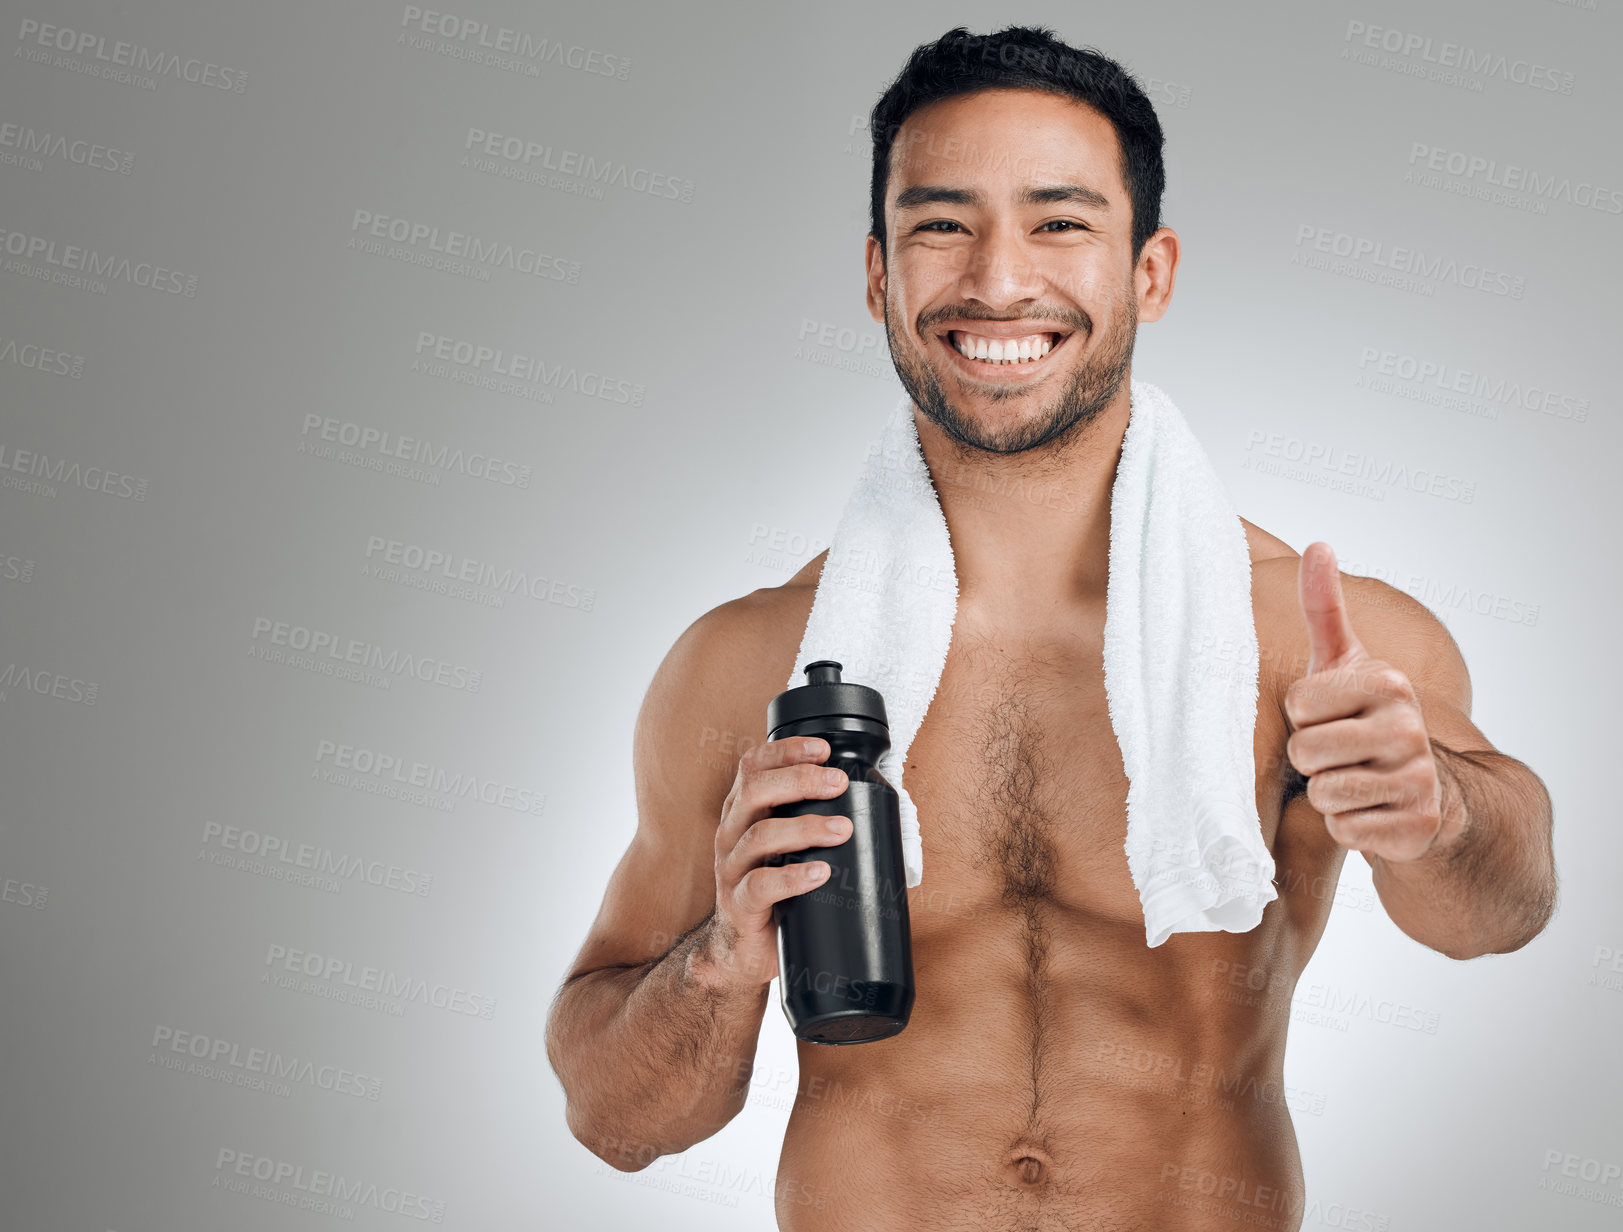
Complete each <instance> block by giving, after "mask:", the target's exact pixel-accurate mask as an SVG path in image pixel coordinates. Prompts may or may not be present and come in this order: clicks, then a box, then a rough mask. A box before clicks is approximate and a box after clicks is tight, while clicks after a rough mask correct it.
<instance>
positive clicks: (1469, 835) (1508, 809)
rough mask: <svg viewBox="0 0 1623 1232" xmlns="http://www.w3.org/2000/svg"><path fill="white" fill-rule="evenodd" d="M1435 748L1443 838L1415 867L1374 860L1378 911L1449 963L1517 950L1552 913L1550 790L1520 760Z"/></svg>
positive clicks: (1552, 864)
mask: <svg viewBox="0 0 1623 1232" xmlns="http://www.w3.org/2000/svg"><path fill="white" fill-rule="evenodd" d="M1431 745H1432V752H1433V755H1434V756H1435V758H1436V762H1437V773H1438V777H1439V780H1440V781H1441V784H1442V797H1443V801H1442V806H1443V824H1442V828H1441V830H1440V831H1439V838H1438V841H1437V842H1436V843H1434V844H1433V846H1432V848H1431V849H1430V850H1429V851H1427V852H1426V854H1425V855H1423V856H1421V857H1420V858H1419V859H1418V860H1412V861H1408V862H1402V863H1400V862H1393V861H1387V860H1382V859H1380V858H1379V857H1375V858H1372V859H1371V861H1370V866H1371V869H1372V871H1373V877H1374V882H1375V889H1376V891H1377V892H1378V893H1379V894H1380V896H1381V904H1382V905H1383V906H1384V907H1385V908H1386V911H1387V914H1388V915H1390V916H1391V917H1392V921H1393V922H1394V923H1395V924H1397V926H1398V927H1399V928H1401V929H1402V930H1403V931H1404V932H1405V933H1407V934H1408V935H1409V936H1411V937H1413V938H1414V939H1415V940H1416V941H1419V942H1420V943H1421V944H1423V945H1428V946H1430V947H1431V948H1432V949H1435V950H1438V951H1440V952H1442V953H1444V954H1447V955H1448V956H1449V957H1450V958H1475V957H1477V956H1478V955H1481V954H1503V953H1508V952H1509V951H1511V950H1515V949H1519V948H1521V947H1522V946H1523V945H1526V944H1527V943H1528V942H1529V941H1531V940H1532V939H1533V938H1534V937H1536V936H1537V935H1538V934H1539V932H1540V931H1541V930H1542V929H1543V928H1544V925H1545V924H1546V923H1547V922H1548V921H1549V918H1550V913H1551V912H1552V911H1553V910H1554V908H1555V890H1556V882H1555V863H1554V858H1553V856H1552V852H1551V841H1550V827H1551V815H1550V813H1551V809H1550V796H1549V793H1548V792H1547V791H1546V790H1545V788H1544V784H1543V783H1542V782H1541V781H1540V779H1539V777H1538V775H1536V774H1534V773H1533V771H1532V770H1530V769H1528V768H1527V766H1525V765H1523V764H1522V763H1521V762H1519V761H1517V760H1516V759H1515V758H1514V757H1507V756H1506V755H1504V754H1503V753H1494V752H1487V751H1480V752H1468V753H1457V752H1455V751H1453V750H1452V749H1449V748H1447V747H1445V746H1443V745H1441V744H1439V743H1438V742H1437V741H1436V740H1433V741H1432V742H1431Z"/></svg>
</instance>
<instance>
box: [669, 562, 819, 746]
mask: <svg viewBox="0 0 1623 1232" xmlns="http://www.w3.org/2000/svg"><path fill="white" fill-rule="evenodd" d="M826 555H827V552H824V553H821V554H820V555H818V556H815V557H813V558H812V559H811V560H810V561H808V562H807V563H806V564H805V565H804V566H802V567H801V568H800V569H799V570H798V571H797V572H796V573H795V574H793V575H792V576H791V577H789V578H787V579H785V580H784V581H783V582H781V583H779V584H777V585H775V586H763V587H760V588H759V589H756V590H752V591H750V592H749V593H748V594H743V595H739V596H738V597H737V598H734V599H729V600H727V601H726V602H724V603H720V604H718V605H717V606H715V607H713V608H711V609H710V610H709V611H707V612H705V613H704V614H703V615H701V616H700V617H699V618H698V619H697V620H695V621H694V622H693V623H692V624H691V625H690V626H688V628H687V630H686V631H685V632H684V633H683V634H682V636H681V637H680V638H678V639H677V642H676V645H675V646H673V647H672V650H671V654H670V656H669V661H670V662H671V664H672V666H673V668H674V674H675V675H677V676H680V677H681V678H683V679H684V680H686V681H688V682H690V686H691V687H699V688H702V689H704V690H705V692H707V693H708V694H710V696H711V698H712V703H713V704H714V705H715V706H717V707H718V708H719V709H722V710H726V711H728V712H730V713H731V714H732V715H733V716H734V717H735V718H738V719H742V717H743V716H753V715H756V714H763V715H764V714H765V712H766V711H765V707H766V703H767V701H769V700H770V699H771V698H772V697H774V696H776V695H777V694H778V693H781V692H782V691H783V690H784V689H785V688H786V687H788V682H789V680H790V678H791V677H792V675H793V674H794V672H795V669H796V666H797V665H796V663H795V656H796V655H798V654H799V653H800V642H801V638H802V637H803V636H804V634H805V631H806V619H807V617H808V616H810V615H811V605H812V599H813V598H814V597H815V596H816V593H817V581H818V578H819V577H820V576H821V572H822V564H823V558H824V557H825V556H826ZM751 721H752V722H753V720H751Z"/></svg>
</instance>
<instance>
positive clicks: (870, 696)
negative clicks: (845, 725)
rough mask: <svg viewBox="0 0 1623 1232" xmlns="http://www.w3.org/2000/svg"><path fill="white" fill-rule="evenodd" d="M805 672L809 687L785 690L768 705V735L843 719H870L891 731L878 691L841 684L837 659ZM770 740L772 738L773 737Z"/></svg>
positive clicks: (812, 667)
mask: <svg viewBox="0 0 1623 1232" xmlns="http://www.w3.org/2000/svg"><path fill="white" fill-rule="evenodd" d="M801 670H802V671H803V672H805V673H806V683H805V684H803V685H801V686H800V687H799V688H794V689H788V690H785V691H784V692H782V693H779V694H778V695H777V696H776V697H774V698H773V699H772V700H771V701H770V702H768V703H767V706H766V729H767V732H768V733H772V732H776V731H777V730H778V729H779V728H781V727H785V726H787V725H788V724H790V723H799V722H801V721H802V720H805V719H821V718H842V717H849V718H854V719H870V720H872V721H874V722H876V723H882V724H884V725H885V727H886V728H887V729H889V727H890V720H889V719H887V718H886V716H885V699H884V698H883V697H881V696H880V695H879V690H878V689H871V688H869V687H868V686H867V685H865V684H852V683H851V682H850V681H845V680H841V679H840V665H839V664H838V663H836V662H835V661H834V660H833V659H819V660H817V662H815V663H808V664H806V666H805V667H803V668H802V669H801ZM768 738H769V739H771V738H772V737H771V736H770V734H769V736H768Z"/></svg>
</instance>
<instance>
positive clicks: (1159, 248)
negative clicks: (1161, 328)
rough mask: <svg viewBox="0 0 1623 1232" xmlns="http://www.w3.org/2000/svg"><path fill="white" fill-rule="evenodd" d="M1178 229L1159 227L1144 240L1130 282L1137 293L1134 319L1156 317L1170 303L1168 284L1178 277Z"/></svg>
mask: <svg viewBox="0 0 1623 1232" xmlns="http://www.w3.org/2000/svg"><path fill="white" fill-rule="evenodd" d="M1178 255H1179V253H1178V233H1177V232H1176V231H1174V230H1173V229H1172V228H1171V227H1162V228H1161V229H1160V230H1159V231H1157V232H1156V233H1155V234H1154V235H1152V236H1150V238H1149V239H1147V240H1145V241H1144V251H1143V252H1141V253H1140V254H1139V258H1138V270H1137V271H1136V273H1135V275H1134V278H1133V282H1134V288H1133V289H1134V290H1135V291H1136V292H1137V293H1138V319H1139V320H1140V321H1159V320H1160V319H1161V318H1162V317H1163V316H1165V315H1166V311H1167V309H1168V308H1170V307H1171V306H1172V285H1173V283H1174V282H1176V281H1177V278H1178Z"/></svg>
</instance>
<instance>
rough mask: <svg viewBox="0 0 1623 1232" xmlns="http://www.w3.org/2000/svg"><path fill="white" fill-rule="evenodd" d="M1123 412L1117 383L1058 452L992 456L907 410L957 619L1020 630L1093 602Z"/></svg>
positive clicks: (1106, 566) (1124, 401) (1124, 397)
mask: <svg viewBox="0 0 1623 1232" xmlns="http://www.w3.org/2000/svg"><path fill="white" fill-rule="evenodd" d="M1128 413H1129V404H1128V391H1127V387H1126V384H1125V382H1124V383H1123V387H1122V390H1121V393H1120V396H1119V397H1118V398H1117V399H1115V401H1113V402H1112V403H1111V405H1110V406H1109V407H1108V408H1106V409H1105V410H1104V411H1103V412H1102V413H1101V414H1100V415H1099V417H1098V418H1097V419H1096V420H1094V421H1093V422H1092V423H1089V424H1087V425H1085V426H1084V427H1083V428H1081V429H1080V430H1078V432H1077V433H1076V435H1075V436H1074V437H1073V438H1072V439H1071V440H1069V441H1067V442H1066V443H1065V445H1064V446H1063V447H1062V448H1061V449H1059V450H1054V449H1050V448H1043V449H1037V450H1028V451H1026V452H1024V453H1018V454H995V453H988V452H985V451H981V450H973V449H966V448H964V447H962V446H960V445H959V444H958V443H957V442H956V441H954V440H952V439H951V438H950V437H948V436H947V435H946V434H945V433H944V432H943V431H942V430H941V429H940V428H938V427H937V426H936V425H935V423H934V422H933V421H932V420H930V419H929V417H928V416H926V415H925V414H924V413H923V412H921V411H919V410H918V409H917V408H916V407H915V408H914V411H913V422H914V423H915V424H916V425H917V427H918V433H919V443H920V445H921V447H922V448H923V451H924V460H925V462H926V464H927V465H928V466H929V468H930V476H931V478H932V479H933V480H934V482H935V487H936V492H937V494H938V495H939V497H940V500H941V512H942V513H943V515H945V517H946V520H947V531H948V533H949V534H950V535H951V537H952V554H953V562H954V567H955V568H956V570H957V573H958V595H959V604H960V607H961V608H962V609H964V610H965V611H966V613H974V614H976V615H977V616H980V617H986V618H989V619H991V620H993V621H994V622H995V623H996V624H997V625H998V627H1010V628H1012V627H1027V628H1030V627H1033V626H1042V625H1046V624H1048V623H1050V622H1051V621H1053V620H1054V619H1056V618H1057V617H1059V616H1060V614H1061V613H1063V612H1066V611H1070V610H1074V609H1075V608H1076V607H1077V606H1079V605H1083V606H1086V605H1091V604H1095V603H1102V602H1103V600H1104V597H1105V590H1106V585H1107V583H1108V581H1109V574H1110V493H1111V487H1112V485H1113V484H1114V482H1115V478H1116V463H1117V461H1118V460H1119V459H1120V457H1121V443H1122V438H1123V436H1124V435H1125V434H1126V431H1127V419H1128Z"/></svg>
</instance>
